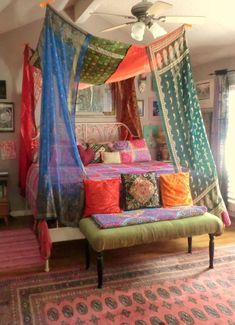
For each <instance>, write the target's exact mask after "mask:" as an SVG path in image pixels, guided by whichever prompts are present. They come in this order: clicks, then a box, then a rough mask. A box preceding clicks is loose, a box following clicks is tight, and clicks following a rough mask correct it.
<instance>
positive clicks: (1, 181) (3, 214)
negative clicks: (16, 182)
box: [0, 172, 10, 225]
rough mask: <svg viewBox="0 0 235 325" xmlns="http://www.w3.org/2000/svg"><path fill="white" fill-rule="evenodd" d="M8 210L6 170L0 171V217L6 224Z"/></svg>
mask: <svg viewBox="0 0 235 325" xmlns="http://www.w3.org/2000/svg"><path fill="white" fill-rule="evenodd" d="M9 210H10V207H9V199H8V172H0V218H3V219H4V220H5V223H6V225H8V216H9Z"/></svg>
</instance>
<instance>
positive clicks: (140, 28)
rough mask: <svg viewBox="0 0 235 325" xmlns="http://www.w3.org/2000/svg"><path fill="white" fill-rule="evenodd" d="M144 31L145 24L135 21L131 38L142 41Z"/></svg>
mask: <svg viewBox="0 0 235 325" xmlns="http://www.w3.org/2000/svg"><path fill="white" fill-rule="evenodd" d="M144 31H145V23H144V22H143V21H137V22H136V23H134V24H133V25H132V28H131V37H132V38H134V39H135V40H136V41H143V38H144Z"/></svg>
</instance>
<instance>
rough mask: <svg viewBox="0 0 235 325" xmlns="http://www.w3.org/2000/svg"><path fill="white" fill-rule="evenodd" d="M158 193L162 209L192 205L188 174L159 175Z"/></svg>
mask: <svg viewBox="0 0 235 325" xmlns="http://www.w3.org/2000/svg"><path fill="white" fill-rule="evenodd" d="M160 191H161V199H162V205H163V207H164V208H170V207H175V206H187V205H193V200H192V195H191V190H190V185H189V173H188V172H186V173H175V174H161V175H160Z"/></svg>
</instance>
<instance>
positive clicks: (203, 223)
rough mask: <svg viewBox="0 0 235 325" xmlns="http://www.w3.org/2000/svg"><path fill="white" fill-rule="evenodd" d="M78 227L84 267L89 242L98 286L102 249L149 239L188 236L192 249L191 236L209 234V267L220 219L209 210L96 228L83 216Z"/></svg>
mask: <svg viewBox="0 0 235 325" xmlns="http://www.w3.org/2000/svg"><path fill="white" fill-rule="evenodd" d="M79 228H80V230H81V232H82V233H83V235H84V236H85V239H86V269H88V268H89V266H90V254H89V249H90V246H91V247H92V248H93V250H94V251H95V252H97V273H98V288H102V285H103V252H104V251H106V250H111V249H116V248H122V247H130V246H136V245H141V244H148V243H153V242H155V241H157V240H161V239H167V240H168V239H175V238H183V237H187V238H188V253H191V252H192V236H197V235H203V234H208V235H209V268H213V260H214V236H218V235H221V234H222V232H223V229H224V226H223V223H222V221H221V220H220V219H219V218H218V217H216V216H214V215H212V214H210V213H205V214H204V215H201V216H194V217H187V218H183V219H177V220H167V221H158V222H151V223H143V224H138V225H131V226H126V227H119V228H109V229H100V228H99V227H98V226H97V225H96V224H95V222H94V221H93V220H92V219H91V218H84V219H82V220H81V221H80V223H79Z"/></svg>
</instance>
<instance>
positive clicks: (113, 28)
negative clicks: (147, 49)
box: [101, 22, 134, 33]
mask: <svg viewBox="0 0 235 325" xmlns="http://www.w3.org/2000/svg"><path fill="white" fill-rule="evenodd" d="M131 24H134V22H131V23H125V24H121V25H117V26H113V27H110V28H105V29H103V30H102V31H101V32H102V33H103V32H104V33H105V32H110V31H111V30H115V29H119V28H122V27H125V26H127V25H131Z"/></svg>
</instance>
